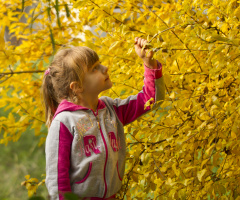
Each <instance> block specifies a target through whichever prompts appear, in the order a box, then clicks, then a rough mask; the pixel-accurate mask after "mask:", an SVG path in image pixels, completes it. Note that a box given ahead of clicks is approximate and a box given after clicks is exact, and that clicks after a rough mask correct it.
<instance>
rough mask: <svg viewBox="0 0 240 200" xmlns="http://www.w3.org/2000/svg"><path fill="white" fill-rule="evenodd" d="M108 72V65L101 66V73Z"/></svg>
mask: <svg viewBox="0 0 240 200" xmlns="http://www.w3.org/2000/svg"><path fill="white" fill-rule="evenodd" d="M107 72H108V67H106V66H103V73H104V74H106V73H107Z"/></svg>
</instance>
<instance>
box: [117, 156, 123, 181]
mask: <svg viewBox="0 0 240 200" xmlns="http://www.w3.org/2000/svg"><path fill="white" fill-rule="evenodd" d="M117 173H118V178H119V179H120V181H122V177H121V176H120V173H119V168H118V161H117Z"/></svg>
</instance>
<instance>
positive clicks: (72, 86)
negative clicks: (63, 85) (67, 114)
mask: <svg viewBox="0 0 240 200" xmlns="http://www.w3.org/2000/svg"><path fill="white" fill-rule="evenodd" d="M69 87H70V89H71V90H72V91H73V92H83V87H80V86H79V84H78V83H77V82H76V81H74V82H71V83H70V86H69Z"/></svg>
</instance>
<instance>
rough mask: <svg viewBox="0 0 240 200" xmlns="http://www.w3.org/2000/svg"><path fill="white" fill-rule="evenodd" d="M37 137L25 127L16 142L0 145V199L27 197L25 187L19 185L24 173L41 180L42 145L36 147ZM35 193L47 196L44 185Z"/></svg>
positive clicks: (43, 167) (9, 199)
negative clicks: (24, 130)
mask: <svg viewBox="0 0 240 200" xmlns="http://www.w3.org/2000/svg"><path fill="white" fill-rule="evenodd" d="M38 142H39V138H37V137H36V136H34V130H29V129H27V130H26V132H25V133H24V134H23V135H22V136H21V137H20V139H19V141H17V142H10V143H9V144H8V145H7V146H5V145H2V144H1V145H0V151H1V153H0V163H1V165H0V174H1V178H0V199H1V200H25V199H28V194H27V189H26V188H25V187H24V186H21V182H22V181H25V175H27V174H29V175H30V176H31V177H33V178H37V179H39V181H40V180H42V179H43V178H44V177H42V176H41V175H42V174H45V153H44V146H41V147H38ZM37 195H38V196H39V195H41V196H43V197H45V198H46V197H47V189H46V187H45V185H43V186H40V187H39V189H38V190H37Z"/></svg>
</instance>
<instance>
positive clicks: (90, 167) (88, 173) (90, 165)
mask: <svg viewBox="0 0 240 200" xmlns="http://www.w3.org/2000/svg"><path fill="white" fill-rule="evenodd" d="M91 171H92V162H90V163H89V168H88V171H87V174H86V176H85V177H84V178H83V179H82V180H81V181H78V182H75V183H76V184H80V183H83V182H84V181H86V180H87V178H88V177H89V175H90V173H91Z"/></svg>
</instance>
